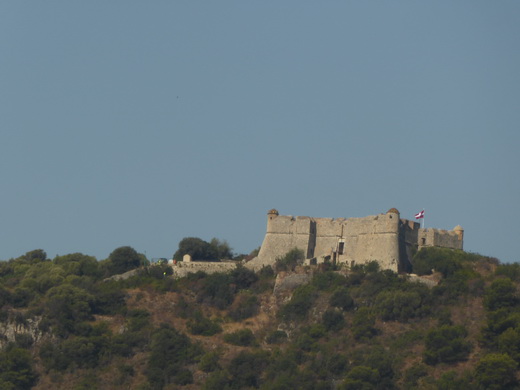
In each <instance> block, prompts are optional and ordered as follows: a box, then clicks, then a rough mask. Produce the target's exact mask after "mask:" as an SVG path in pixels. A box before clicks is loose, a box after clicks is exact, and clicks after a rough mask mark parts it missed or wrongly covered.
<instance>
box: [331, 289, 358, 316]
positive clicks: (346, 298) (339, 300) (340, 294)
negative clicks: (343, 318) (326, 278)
mask: <svg viewBox="0 0 520 390" xmlns="http://www.w3.org/2000/svg"><path fill="white" fill-rule="evenodd" d="M329 304H330V305H331V306H334V307H338V308H340V309H342V310H345V311H346V310H350V309H352V308H354V300H353V299H352V297H351V296H350V294H349V292H348V289H347V288H346V287H339V288H337V289H336V290H335V291H334V293H333V294H332V296H331V297H330V300H329Z"/></svg>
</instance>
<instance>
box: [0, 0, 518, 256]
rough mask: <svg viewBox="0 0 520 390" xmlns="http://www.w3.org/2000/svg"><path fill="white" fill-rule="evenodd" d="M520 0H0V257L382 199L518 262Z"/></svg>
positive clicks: (188, 232) (378, 203) (255, 223)
mask: <svg viewBox="0 0 520 390" xmlns="http://www.w3.org/2000/svg"><path fill="white" fill-rule="evenodd" d="M519 36H520V3H518V2H516V1H501V2H489V1H462V2H451V1H438V2H412V1H392V2H390V1H328V2H315V1H301V0H299V1H264V2H257V1H243V0H240V1H219V2H209V1H201V2H194V1H154V2H141V1H131V0H125V1H110V2H105V1H89V2H83V1H46V2H30V1H18V0H17V1H3V2H1V3H0V135H1V142H0V177H1V180H2V184H1V186H0V199H1V210H0V259H4V260H6V259H9V258H12V257H17V256H19V255H21V254H23V253H25V252H27V251H29V250H32V249H37V248H41V249H44V250H45V251H46V252H47V254H48V255H49V256H50V257H54V256H55V255H57V254H60V255H63V254H67V253H73V252H82V253H85V254H89V255H92V256H96V257H97V258H98V259H104V258H106V257H107V256H108V255H109V254H110V252H111V251H112V250H114V249H115V248H117V247H119V246H122V245H130V246H132V247H134V248H135V249H136V250H138V251H139V252H143V253H146V255H147V256H148V257H149V258H153V257H170V256H171V254H172V253H173V252H174V251H175V250H176V249H177V244H178V242H179V241H180V240H181V239H182V238H183V237H188V236H196V237H201V238H203V239H205V240H209V239H211V238H212V237H217V238H219V239H224V240H227V241H228V242H229V244H230V245H231V246H232V247H233V248H234V250H235V251H236V252H241V253H248V252H250V251H251V250H253V249H254V248H256V247H258V246H259V245H260V244H261V242H262V239H263V235H264V232H265V223H266V213H267V210H269V209H271V208H276V209H278V210H279V211H280V213H281V214H290V215H308V216H314V217H363V216H367V215H374V214H378V213H381V212H386V211H387V210H388V209H390V208H391V207H396V208H397V209H399V210H400V212H401V216H402V217H405V218H413V215H414V214H415V213H416V212H418V211H420V210H421V209H422V208H425V209H426V220H425V222H426V226H427V227H437V228H443V229H451V228H453V227H454V226H455V225H457V224H460V225H462V227H463V228H464V229H465V249H466V250H469V251H472V252H478V253H481V254H485V255H490V256H495V257H497V258H499V259H500V260H502V261H505V262H511V261H519V260H520V259H519V257H518V249H517V248H516V244H517V241H516V240H517V238H518V237H519V236H520V228H519V227H518V226H519V220H520V211H519V207H518V201H519V199H520V180H519V175H518V169H519V168H520V153H519V152H518V148H519V145H520V131H519V130H520V129H519V123H520V71H519V69H520V47H519V46H520V44H519V41H518V37H519Z"/></svg>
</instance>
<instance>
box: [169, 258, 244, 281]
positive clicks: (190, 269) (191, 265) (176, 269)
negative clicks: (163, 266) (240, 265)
mask: <svg viewBox="0 0 520 390" xmlns="http://www.w3.org/2000/svg"><path fill="white" fill-rule="evenodd" d="M236 266H237V264H236V263H213V262H207V261H190V262H184V261H179V262H177V264H173V265H172V266H171V267H172V269H173V277H174V278H183V277H185V276H187V275H188V274H189V273H196V272H197V271H203V272H205V273H207V274H213V273H215V272H229V271H232V270H234V269H235V268H236Z"/></svg>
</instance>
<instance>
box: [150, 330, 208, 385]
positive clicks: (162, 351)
mask: <svg viewBox="0 0 520 390" xmlns="http://www.w3.org/2000/svg"><path fill="white" fill-rule="evenodd" d="M197 354H198V351H197V350H196V349H195V348H194V346H193V345H192V344H191V341H190V339H189V338H188V337H187V336H186V335H184V334H182V333H179V332H178V331H177V330H175V329H174V328H172V327H170V326H169V325H165V324H163V325H161V327H160V328H159V329H157V330H156V331H155V332H154V334H153V335H152V342H151V345H150V357H149V359H148V365H147V368H146V376H147V377H148V381H149V382H150V384H151V385H152V386H153V387H154V388H156V389H162V388H163V387H164V386H165V385H167V384H170V383H175V384H187V383H191V381H192V380H193V378H192V377H191V373H190V374H188V373H187V372H186V371H187V370H186V369H185V365H187V364H190V363H192V362H193V361H194V358H195V356H196V355H197Z"/></svg>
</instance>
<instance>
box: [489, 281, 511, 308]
mask: <svg viewBox="0 0 520 390" xmlns="http://www.w3.org/2000/svg"><path fill="white" fill-rule="evenodd" d="M517 304H518V296H517V291H516V286H515V284H514V283H513V282H512V281H511V279H509V278H499V279H496V280H494V281H493V283H491V286H489V288H488V289H487V290H486V293H485V295H484V305H485V306H486V308H487V309H488V310H497V309H501V308H508V307H513V306H516V305H517Z"/></svg>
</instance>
